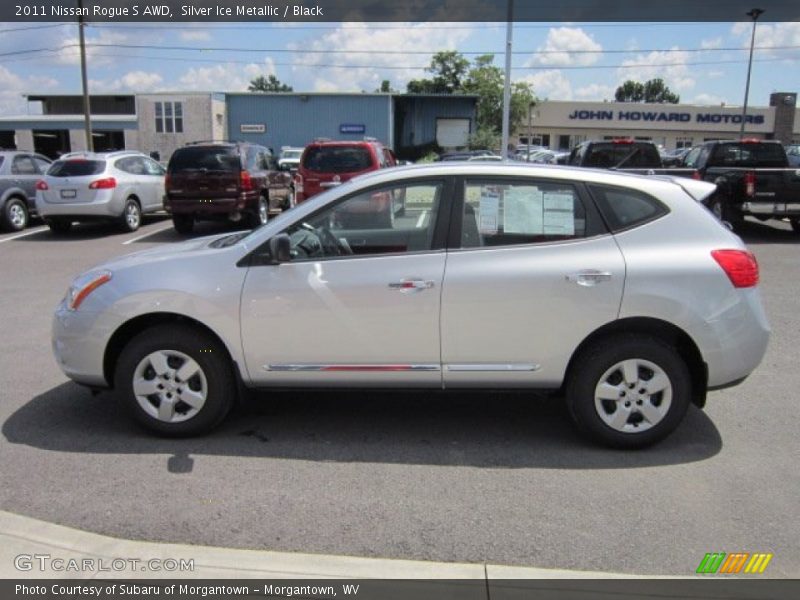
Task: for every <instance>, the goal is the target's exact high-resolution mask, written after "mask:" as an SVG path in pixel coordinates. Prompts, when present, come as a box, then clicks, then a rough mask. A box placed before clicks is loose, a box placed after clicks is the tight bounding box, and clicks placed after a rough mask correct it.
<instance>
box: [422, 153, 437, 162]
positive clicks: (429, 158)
mask: <svg viewBox="0 0 800 600" xmlns="http://www.w3.org/2000/svg"><path fill="white" fill-rule="evenodd" d="M437 158H439V155H438V154H436V152H428V153H427V154H426V155H425V156H423V157H422V158H420V159H419V160H418V161H417V164H422V163H432V162H434V161H435V160H436V159H437Z"/></svg>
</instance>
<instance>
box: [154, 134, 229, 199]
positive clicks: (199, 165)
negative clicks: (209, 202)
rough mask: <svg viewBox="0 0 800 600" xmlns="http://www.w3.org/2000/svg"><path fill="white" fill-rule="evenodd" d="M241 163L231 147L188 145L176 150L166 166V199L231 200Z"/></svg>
mask: <svg viewBox="0 0 800 600" xmlns="http://www.w3.org/2000/svg"><path fill="white" fill-rule="evenodd" d="M241 173H242V161H241V158H240V156H239V152H238V151H237V148H236V147H235V146H191V147H188V148H180V149H178V150H176V151H175V152H174V153H173V155H172V158H170V161H169V166H168V167H167V185H166V190H167V195H168V196H169V198H170V200H205V199H208V198H230V199H235V198H237V197H238V195H239V191H240V189H239V185H240V178H241Z"/></svg>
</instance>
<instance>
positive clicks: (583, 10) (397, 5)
mask: <svg viewBox="0 0 800 600" xmlns="http://www.w3.org/2000/svg"><path fill="white" fill-rule="evenodd" d="M509 8H511V12H510V13H509ZM752 8H761V9H764V11H765V12H764V14H763V15H762V16H761V18H760V20H761V21H776V22H780V21H800V2H798V0H758V1H755V0H704V1H703V2H699V3H698V2H697V1H696V0H662V1H650V2H643V1H642V0H613V1H611V0H559V1H558V2H543V1H539V0H511V2H509V1H508V0H399V1H387V0H3V2H1V3H0V21H74V20H76V19H77V18H78V17H81V18H83V19H85V20H86V21H90V22H116V21H119V22H129V21H135V22H148V21H149V22H169V21H194V22H214V21H220V22H234V21H261V22H273V23H280V22H338V21H364V22H367V21H379V22H390V21H414V22H428V21H464V22H487V21H488V22H500V21H508V20H514V21H540V22H563V21H574V22H599V21H642V22H656V21H668V22H697V21H718V22H733V21H748V20H749V19H750V17H748V16H747V12H748V11H750V10H751V9H752ZM509 15H510V16H511V19H509Z"/></svg>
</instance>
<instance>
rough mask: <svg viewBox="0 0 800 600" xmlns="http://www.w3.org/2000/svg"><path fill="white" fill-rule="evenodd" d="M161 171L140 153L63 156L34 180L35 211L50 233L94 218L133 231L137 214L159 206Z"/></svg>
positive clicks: (138, 220)
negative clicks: (38, 179)
mask: <svg viewBox="0 0 800 600" xmlns="http://www.w3.org/2000/svg"><path fill="white" fill-rule="evenodd" d="M165 173H166V171H165V169H164V167H162V166H161V165H160V164H158V163H157V162H156V161H154V160H153V159H151V158H149V157H148V156H145V155H144V154H142V153H141V152H133V151H119V152H99V153H90V152H74V153H70V154H66V155H64V156H62V157H61V158H60V159H59V160H57V161H56V162H54V163H53V165H52V166H51V167H50V169H48V171H47V174H46V175H45V177H44V178H43V179H41V180H40V181H39V182H38V183H37V184H36V210H37V211H38V213H39V216H41V217H43V218H44V220H45V222H46V223H47V224H48V225H49V226H50V229H51V230H52V231H53V232H54V233H65V232H67V231H69V229H70V228H71V227H72V223H73V222H75V221H89V220H97V219H102V220H113V221H116V222H118V223H119V225H120V227H121V228H122V229H123V231H136V230H137V229H139V225H141V222H142V215H143V214H147V213H152V212H156V211H159V210H163V209H164V175H165Z"/></svg>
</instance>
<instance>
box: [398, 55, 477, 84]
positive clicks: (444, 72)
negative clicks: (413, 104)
mask: <svg viewBox="0 0 800 600" xmlns="http://www.w3.org/2000/svg"><path fill="white" fill-rule="evenodd" d="M468 68H469V61H468V60H467V59H466V58H464V56H463V55H461V54H460V53H459V52H456V51H455V50H447V51H445V52H437V53H436V54H434V55H433V58H431V64H430V66H428V67H425V70H426V71H427V72H428V73H432V74H433V78H432V79H413V80H411V81H409V82H408V84H407V85H406V90H407V91H408V92H409V93H410V94H457V93H460V92H461V87H462V82H463V80H464V77H465V75H466V74H467V69H468Z"/></svg>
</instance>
